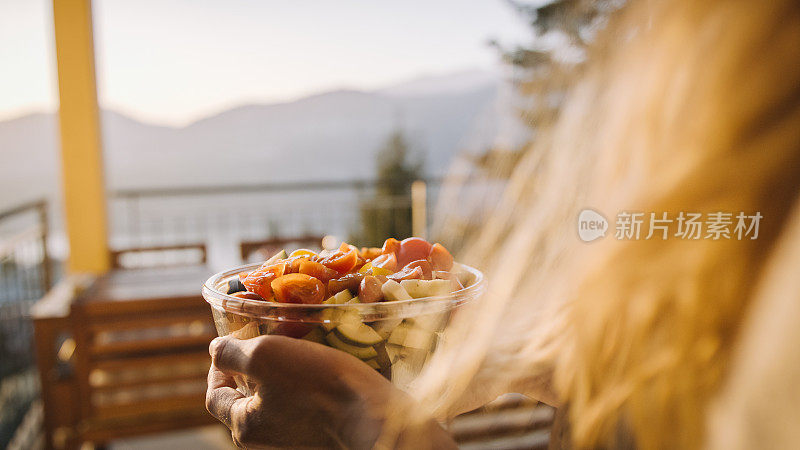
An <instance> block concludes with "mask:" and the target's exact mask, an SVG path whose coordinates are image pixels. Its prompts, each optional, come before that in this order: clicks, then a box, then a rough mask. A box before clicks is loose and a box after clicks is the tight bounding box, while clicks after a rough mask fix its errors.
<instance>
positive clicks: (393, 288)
mask: <svg viewBox="0 0 800 450" xmlns="http://www.w3.org/2000/svg"><path fill="white" fill-rule="evenodd" d="M381 292H383V296H384V297H386V300H389V301H397V300H411V296H410V295H408V292H406V290H405V289H403V286H401V285H400V283H398V282H397V281H394V280H387V281H386V282H385V283H383V285H382V286H381Z"/></svg>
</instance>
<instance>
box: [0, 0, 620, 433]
mask: <svg viewBox="0 0 800 450" xmlns="http://www.w3.org/2000/svg"><path fill="white" fill-rule="evenodd" d="M621 6H622V5H621V2H614V1H610V2H608V1H601V2H590V1H578V0H564V1H558V0H557V1H545V0H542V1H527V2H512V1H501V0H480V1H473V2H469V5H468V6H467V4H466V3H464V2H461V1H450V0H448V1H438V2H424V1H417V0H414V1H406V2H386V1H375V2H356V1H350V0H341V1H337V2H310V1H295V2H277V1H263V2H252V1H225V2H221V1H211V0H199V1H198V0H193V1H189V0H169V1H151V0H142V1H135V2H131V1H123V0H94V1H91V2H90V1H88V0H54V1H45V0H0V64H2V70H0V151H2V161H3V163H2V164H0V282H1V283H2V285H1V287H0V446H3V447H9V448H72V447H80V446H81V445H94V446H97V447H101V446H105V445H119V446H120V448H131V447H137V446H139V447H143V448H150V447H153V446H158V445H164V446H172V447H175V446H178V447H181V446H182V445H186V442H191V441H174V440H173V441H171V440H170V439H173V438H174V439H179V438H180V436H183V437H184V438H186V436H187V435H180V436H179V435H176V436H178V437H174V436H173V438H170V437H165V438H163V439H162V440H161V441H147V443H146V444H145V443H142V442H139V441H135V440H134V441H130V439H136V438H138V436H140V435H145V434H149V433H154V432H163V431H171V430H181V429H184V428H189V427H194V426H198V425H205V424H207V423H211V421H210V420H208V419H209V418H208V417H207V416H206V415H205V414H204V411H203V410H202V390H203V389H204V376H205V370H207V364H208V363H207V355H206V354H205V346H206V345H207V342H208V340H209V339H210V338H211V337H213V335H214V331H213V326H212V325H211V324H210V314H208V310H207V306H206V305H205V304H204V303H202V299H201V298H200V297H199V290H200V284H201V282H202V280H203V279H204V278H205V277H206V276H208V275H210V274H211V273H213V272H215V271H218V270H221V269H223V268H227V267H231V266H234V265H237V264H241V263H243V262H247V261H255V260H259V259H264V258H265V257H266V256H269V254H270V253H271V252H274V251H275V250H277V249H280V248H283V247H287V248H293V247H316V248H319V247H321V246H323V242H325V243H326V244H325V245H331V246H334V245H338V243H339V242H340V241H342V240H347V241H348V242H351V243H353V244H356V245H359V246H362V245H364V246H368V245H379V244H380V243H381V242H382V241H383V240H384V239H385V238H386V237H387V236H396V237H399V238H403V237H407V236H411V235H412V234H413V235H422V236H426V237H428V238H429V239H432V240H435V239H436V235H437V232H436V228H437V224H436V223H435V221H434V218H435V214H434V211H435V210H437V208H436V205H437V201H438V200H439V199H440V193H441V192H442V189H443V186H444V185H445V181H448V180H450V181H452V180H461V181H463V180H465V179H468V180H470V187H471V188H474V189H476V190H479V191H480V192H481V193H482V195H481V196H477V197H476V199H478V198H479V199H480V201H478V200H476V201H475V202H474V203H470V204H464V205H460V208H459V210H460V214H457V215H456V218H455V222H454V221H453V218H452V217H451V220H450V221H449V222H447V223H448V225H447V226H449V227H452V226H458V227H460V228H459V229H461V230H463V233H462V234H463V235H464V236H467V235H469V232H470V229H471V227H474V225H475V224H476V223H479V220H480V218H479V217H480V214H475V211H476V210H478V211H481V210H486V209H487V208H486V205H488V204H491V203H492V199H493V198H494V197H493V196H495V195H497V193H499V192H500V191H501V190H502V187H503V185H504V182H505V179H506V178H507V177H508V175H509V173H510V170H511V169H512V168H513V166H514V163H515V161H516V160H517V158H518V156H519V155H520V154H521V151H522V149H524V148H525V146H526V144H528V143H529V142H530V141H531V140H532V139H535V136H536V134H537V132H541V129H542V128H543V127H547V126H548V123H549V121H551V120H552V118H553V117H555V114H557V111H558V108H559V106H560V102H561V99H562V98H563V96H564V93H565V92H566V91H567V90H568V89H569V87H570V85H569V83H568V81H567V80H569V79H570V77H567V76H563V75H564V74H572V73H578V72H579V71H580V68H581V65H582V63H583V62H584V61H585V58H586V55H585V49H586V47H587V46H588V45H589V43H590V42H591V40H592V39H593V37H594V35H595V33H596V31H597V30H598V29H600V28H601V27H602V26H603V25H604V24H605V22H606V20H607V18H608V16H609V15H610V14H611V13H613V12H614V11H617V10H618V9H619V8H620V7H621ZM87 143H88V144H87ZM98 186H99V189H98ZM476 221H477V222H476ZM451 234H452V233H451ZM323 238H325V239H323ZM452 245H457V243H453V244H452ZM34 334H35V335H36V338H35V339H34ZM165 343H169V345H171V346H172V347H170V349H171V350H170V351H171V352H172V353H169V352H166V350H165V348H166V347H165V345H166V344H165ZM181 364H183V365H181ZM184 369H185V370H184ZM176 386H179V388H176ZM187 386H193V387H192V388H188V387H187ZM518 401H519V399H512V400H510V402H511V404H517V403H514V402H518ZM187 411H188V412H187ZM166 412H169V413H170V414H166ZM529 412H530V413H531V414H534V415H533V416H530V417H529V416H525V419H524V420H522V422H521V423H523V425H525V427H527V428H525V427H521V428H520V427H517V428H513V427H511V428H513V430H512V431H513V433H512V435H513V436H516V437H518V436H523V437H524V436H528V439H529V440H528V441H524V440H523V441H519V442H517V441H514V442H517V444H513V443H512V444H509V446H510V447H508V448H514V446H515V445H517V446H522V447H525V448H530V447H531V445H532V444H531V442H534V441H535V442H539V443H540V444H541V442H545V443H546V434H542V428H546V427H544V426H543V425H542V424H544V423H546V422H547V414H546V413H543V412H542V411H541V410H540V409H533V408H532V409H530V411H529ZM531 417H533V418H531ZM518 421H519V420H518ZM534 425H536V426H534ZM537 427H538V428H537ZM467 428H469V427H467ZM531 430H533V431H531ZM218 432H219V430H218V429H216V428H215V429H214V431H213V433H217V434H219V433H218ZM213 433H212V434H213ZM470 433H472V434H470ZM525 433H527V434H525ZM531 433H539V434H531ZM545 433H546V430H545ZM472 435H475V436H480V433H477V434H476V432H475V430H472V431H467V432H466V434H465V436H472ZM197 436H198V435H196V434H191V437H190V438H187V439H199V438H197ZM530 436H534V437H533V438H531V437H530ZM222 437H223V438H222V439H220V440H217V441H215V440H214V439H216V438H209V439H210V440H208V441H203V442H205V444H202V445H210V446H212V448H213V446H214V445H217V444H214V443H213V442H217V443H219V442H221V443H220V444H219V445H228V442H229V441H228V440H227V439H228V438H227V437H225V436H224V432H223V433H222ZM120 439H122V441H120ZM125 439H128V440H129V441H125ZM465 439H466V440H465V441H464V446H465V447H469V445H470V444H469V439H467V438H465ZM530 439H533V441H531V440H530ZM119 442H122V443H121V444H120V443H119ZM126 442H127V443H126ZM136 442H139V443H138V444H137V443H136ZM156 442H160V444H157V443H156ZM178 442H183V443H182V444H181V443H178ZM475 442H477V444H476V443H475ZM475 442H473V444H472V445H473V448H481V446H482V445H483V444H480V440H478V441H475ZM520 442H521V443H520ZM114 443H117V444H114ZM484 444H485V443H484ZM126 445H127V446H128V447H125V446H126ZM191 445H195V446H197V445H201V444H199V443H197V442H195V443H193V444H191ZM487 445H488V444H487ZM476 446H477V447H476ZM488 446H489V447H493V448H502V447H503V446H502V445H500V444H497V445H496V446H494V445H488ZM483 448H486V446H484V447H483Z"/></svg>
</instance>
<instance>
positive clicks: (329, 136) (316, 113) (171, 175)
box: [0, 71, 526, 209]
mask: <svg viewBox="0 0 800 450" xmlns="http://www.w3.org/2000/svg"><path fill="white" fill-rule="evenodd" d="M509 89H510V88H509V87H508V86H507V85H506V84H505V83H504V82H502V81H501V79H500V77H499V76H498V75H497V74H495V73H492V72H484V71H465V72H459V73H454V74H449V75H443V76H436V77H421V78H419V79H415V80H411V81H408V82H405V83H401V84H398V85H395V86H390V87H387V88H384V89H379V90H374V91H357V90H336V91H330V92H324V93H320V94H317V95H311V96H308V97H305V98H301V99H298V100H296V101H291V102H285V103H275V104H258V105H255V104H254V105H244V106H240V107H236V108H233V109H230V110H227V111H223V112H220V113H219V114H216V115H213V116H211V117H207V118H204V119H201V120H199V121H197V122H194V123H191V124H189V125H187V126H185V127H179V128H176V127H167V126H159V125H155V124H148V123H144V122H140V121H137V120H134V119H132V118H130V117H127V116H125V115H123V114H120V113H118V112H114V111H108V110H104V111H102V112H101V126H102V131H103V146H104V158H105V165H106V184H107V185H108V188H109V189H111V190H115V189H137V188H160V187H185V186H201V185H238V184H257V183H271V182H281V181H302V180H305V179H309V180H343V179H353V178H358V179H365V178H372V176H371V175H370V174H371V173H373V171H374V167H375V154H376V152H377V151H379V149H380V148H381V146H382V145H383V143H384V142H385V140H386V139H387V138H388V136H389V135H390V133H391V132H393V131H394V130H398V129H399V130H401V131H402V132H403V133H404V135H405V136H406V138H407V139H408V141H409V142H410V143H411V146H412V150H413V151H415V152H418V153H421V154H422V156H423V158H424V165H425V170H426V172H427V174H428V175H429V176H438V175H441V174H443V173H444V172H445V171H446V170H447V168H448V166H449V165H450V162H451V161H452V160H453V157H454V156H455V155H456V154H458V153H459V152H473V153H475V152H481V151H483V150H485V149H487V148H489V147H490V146H492V145H494V144H496V142H497V139H498V136H502V137H503V138H504V139H505V140H506V141H508V140H509V139H510V140H511V141H515V142H521V141H522V139H524V137H525V136H526V134H525V131H524V127H522V126H521V125H520V124H518V123H516V121H515V119H513V117H514V114H513V112H512V111H511V109H510V108H509V106H508V102H507V101H506V100H507V99H508V96H509ZM0 149H1V150H2V154H3V164H2V166H0V209H2V208H6V207H8V206H10V205H14V204H19V203H21V202H23V201H25V200H29V199H33V198H38V197H48V198H54V199H57V198H58V195H57V194H58V188H59V183H60V181H59V155H58V124H57V117H56V116H55V115H54V114H47V113H36V114H30V115H27V116H23V117H19V118H16V119H12V120H7V121H4V122H0Z"/></svg>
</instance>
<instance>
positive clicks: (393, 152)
mask: <svg viewBox="0 0 800 450" xmlns="http://www.w3.org/2000/svg"><path fill="white" fill-rule="evenodd" d="M376 166H377V175H378V176H377V179H376V182H375V190H374V192H373V194H372V196H371V197H369V198H366V199H364V200H362V201H361V204H360V206H359V210H360V218H361V221H360V226H359V231H358V232H357V233H356V234H355V235H354V236H351V241H352V242H356V243H359V244H360V245H366V246H380V245H381V244H383V241H384V240H386V238H388V237H395V238H397V239H404V238H407V237H409V236H411V183H413V182H414V181H415V180H418V179H421V178H422V177H423V164H422V160H421V158H418V157H415V156H414V155H412V153H411V150H410V148H409V144H408V141H407V140H406V138H405V136H404V135H403V132H402V131H400V130H395V131H394V132H392V133H391V134H390V135H389V138H388V139H387V140H386V143H385V144H384V146H383V148H381V150H380V151H379V152H378V154H377V158H376Z"/></svg>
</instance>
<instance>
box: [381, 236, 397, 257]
mask: <svg viewBox="0 0 800 450" xmlns="http://www.w3.org/2000/svg"><path fill="white" fill-rule="evenodd" d="M398 250H400V241H398V240H397V239H395V238H389V239H387V240H386V242H384V243H383V248H382V249H381V253H383V254H384V255H388V254H390V253H397V251H398Z"/></svg>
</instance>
